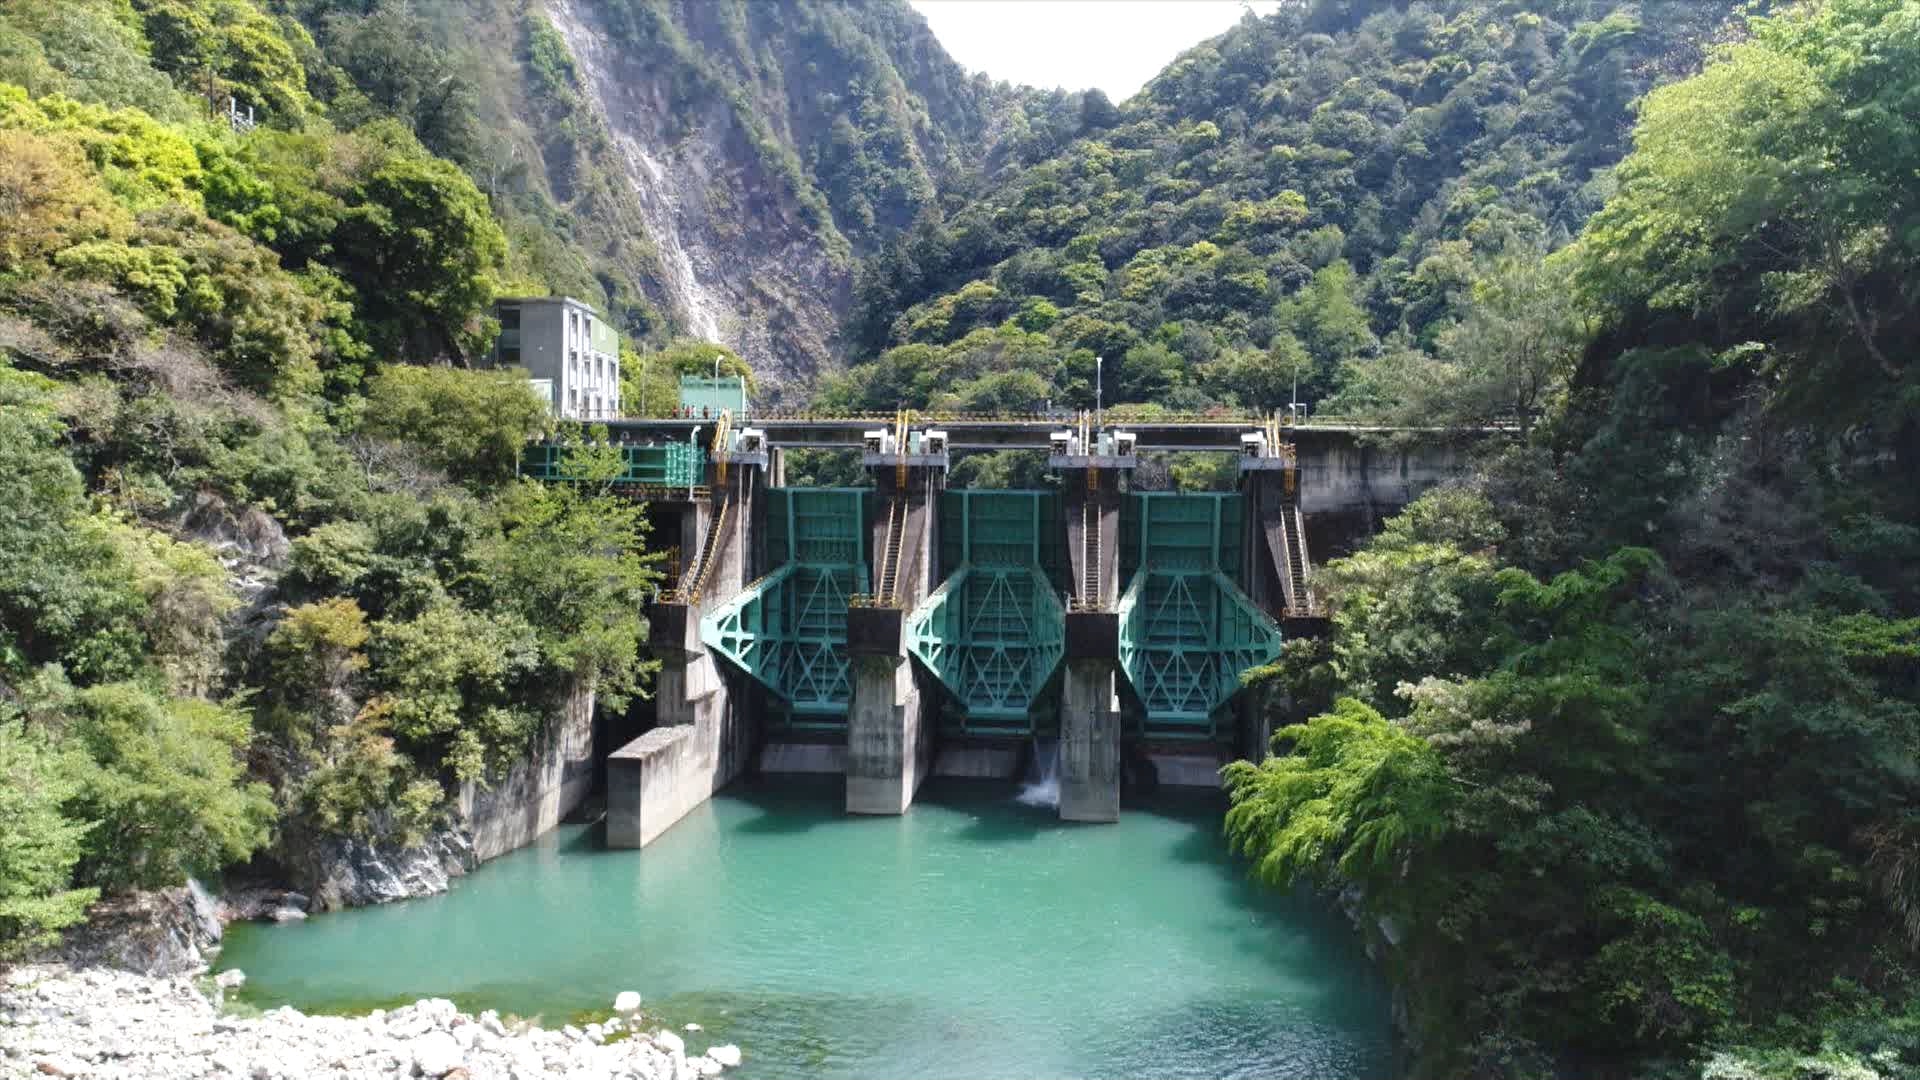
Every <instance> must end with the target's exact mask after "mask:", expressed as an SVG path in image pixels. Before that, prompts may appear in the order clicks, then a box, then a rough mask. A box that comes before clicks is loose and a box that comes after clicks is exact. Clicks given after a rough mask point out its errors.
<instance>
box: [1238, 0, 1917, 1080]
mask: <svg viewBox="0 0 1920 1080" xmlns="http://www.w3.org/2000/svg"><path fill="white" fill-rule="evenodd" d="M1734 39H1735V43H1733V44H1730V45H1728V46H1726V47H1724V48H1720V49H1717V50H1714V51H1713V52H1712V53H1711V54H1710V56H1709V58H1708V63H1707V66H1706V67H1705V69H1704V70H1703V71H1702V72H1701V73H1700V74H1698V75H1696V76H1694V77H1691V78H1688V79H1685V80H1683V81H1679V82H1675V83H1673V84H1671V85H1668V86H1665V87H1662V88H1660V89H1658V90H1655V91H1654V92H1653V93H1651V94H1650V95H1648V96H1647V98H1646V100H1645V102H1644V103H1643V104H1642V106H1641V107H1640V108H1639V110H1638V116H1637V124H1636V127H1635V128H1634V131H1633V137H1632V152H1631V153H1630V154H1629V155H1628V156H1627V157H1626V158H1625V160H1624V161H1623V162H1622V163H1621V165H1620V166H1619V167H1618V169H1617V170H1616V171H1615V173H1614V176H1613V179H1612V181H1611V182H1610V184H1609V185H1608V187H1609V194H1608V196H1607V198H1606V200H1605V203H1604V205H1603V206H1602V207H1601V209H1600V210H1599V211H1598V212H1597V213H1596V214H1595V215H1594V216H1593V217H1592V218H1591V219H1589V221H1588V222H1587V224H1586V226H1585V227H1584V228H1583V229H1582V230H1581V231H1580V233H1579V234H1578V236H1577V238H1576V239H1575V241H1574V242H1573V243H1572V244H1571V245H1569V246H1568V247H1566V248H1564V249H1563V250H1561V251H1560V252H1559V253H1557V254H1555V255H1552V256H1549V257H1546V258H1544V259H1542V258H1540V257H1539V256H1535V257H1533V258H1532V259H1530V260H1520V259H1516V260H1514V261H1513V262H1512V263H1510V264H1508V265H1505V266H1502V267H1500V268H1498V271H1497V273H1498V276H1497V277H1496V278H1494V279H1493V280H1492V281H1491V282H1490V283H1489V282H1483V283H1482V284H1481V286H1480V287H1478V288H1476V290H1475V293H1474V297H1473V302H1472V304H1471V306H1470V307H1469V309H1468V310H1467V311H1466V313H1465V317H1464V318H1463V320H1462V321H1461V323H1460V325H1459V327H1458V328H1457V329H1455V330H1452V331H1449V332H1448V333H1447V335H1446V336H1445V340H1444V341H1443V343H1442V348H1441V349H1440V352H1439V354H1438V355H1437V356H1434V357H1428V358H1418V359H1414V358H1407V357H1404V356H1403V357H1390V356H1383V357H1381V358H1379V359H1378V360H1376V361H1372V362H1370V364H1369V365H1368V366H1367V367H1366V368H1364V369H1363V370H1364V371H1365V373H1366V375H1367V377H1368V378H1369V379H1370V380H1371V389H1372V391H1373V392H1375V393H1376V394H1378V396H1377V397H1376V398H1375V399H1374V406H1375V407H1377V408H1381V409H1383V410H1388V411H1394V410H1409V411H1413V412H1423V413H1425V414H1426V415H1429V416H1431V415H1433V414H1434V413H1439V414H1441V415H1442V416H1448V417H1459V418H1465V417H1471V416H1473V415H1476V411H1477V410H1481V409H1483V408H1485V407H1486V406H1487V405H1489V404H1495V403H1499V404H1504V405H1506V406H1508V407H1512V406H1513V405H1515V404H1517V403H1522V402H1526V403H1530V404H1531V405H1532V406H1533V408H1532V410H1531V411H1530V412H1529V413H1528V414H1527V415H1528V418H1529V419H1530V420H1532V421H1533V423H1532V424H1531V426H1530V427H1528V428H1527V430H1525V431H1524V432H1523V433H1519V434H1517V436H1516V437H1515V438H1514V439H1512V440H1511V441H1501V442H1498V443H1495V444H1491V445H1488V446H1485V447H1483V448H1482V451H1481V454H1480V457H1479V459H1478V461H1477V462H1476V465H1475V468H1474V469H1473V470H1472V473H1471V475H1470V476H1468V477H1466V478H1464V481H1463V482H1462V483H1461V484H1460V485H1458V486H1454V487H1449V488H1446V489H1443V490H1441V491H1439V492H1436V493H1434V494H1432V495H1429V496H1428V497H1426V498H1425V499H1422V500H1421V501H1419V502H1417V503H1415V504H1414V505H1413V506H1412V507H1410V508H1409V509H1408V511H1407V512H1406V513H1405V514H1403V515H1401V516H1400V517H1399V518H1397V519H1395V520H1394V521H1392V522H1390V523H1389V524H1388V525H1387V527H1386V528H1385V530H1384V531H1383V532H1382V533H1381V534H1380V535H1379V536H1378V537H1376V538H1375V539H1374V540H1373V541H1372V542H1370V543H1369V544H1368V545H1366V547H1365V548H1364V549H1363V550H1362V551H1360V552H1358V553H1356V554H1355V555H1354V556H1352V557H1351V558H1347V559H1342V560H1337V561H1335V562H1333V563H1332V564H1331V565H1329V566H1328V567H1327V568H1326V569H1325V571H1324V572H1323V573H1322V574H1321V575H1319V576H1318V578H1317V580H1316V587H1317V588H1319V589H1321V590H1323V592H1324V593H1325V595H1326V596H1327V598H1328V601H1329V603H1330V605H1331V607H1332V610H1333V612H1334V615H1333V619H1332V625H1331V627H1330V633H1329V634H1328V636H1327V637H1326V638H1325V639H1299V640H1295V641H1293V642H1290V643H1289V644H1288V647H1287V651H1286V654H1285V656H1284V657H1283V659H1282V661H1281V663H1280V664H1279V665H1277V666H1276V667H1275V668H1273V669H1272V670H1269V671H1265V672H1261V673H1259V674H1258V675H1256V676H1255V681H1256V682H1258V683H1261V684H1263V685H1266V686H1268V687H1270V688H1271V689H1273V690H1274V692H1275V693H1274V696H1273V698H1272V699H1271V701H1272V704H1273V707H1274V709H1275V719H1276V722H1277V726H1278V725H1285V724H1291V725H1292V726H1284V727H1281V729H1280V732H1279V735H1278V737H1277V741H1276V744H1275V745H1276V750H1277V754H1276V756H1275V757H1274V758H1272V759H1270V760H1268V761H1267V762H1265V763H1263V764H1261V765H1259V766H1254V765H1249V764H1237V765H1233V766H1229V769H1228V781H1229V786H1230V788H1231V794H1232V798H1233V802H1234V806H1233V809H1232V810H1231V811H1230V812H1229V815H1228V831H1229V833H1230V835H1232V836H1233V838H1234V839H1235V841H1236V843H1238V844H1239V845H1240V846H1241V847H1242V849H1243V850H1245V851H1247V852H1248V853H1249V854H1251V855H1252V856H1254V857H1255V858H1256V859H1257V860H1258V861H1257V864H1256V866H1257V871H1258V873H1260V874H1261V875H1262V876H1263V877H1265V878H1267V879H1268V880H1270V881H1272V882H1274V883H1276V884H1280V885H1290V884H1293V883H1296V882H1300V881H1312V882H1316V883H1319V884H1321V885H1325V886H1328V887H1333V888H1340V889H1347V890H1351V892H1350V893H1349V895H1350V896H1353V897H1356V898H1358V899H1359V903H1360V904H1361V905H1362V906H1363V907H1364V909H1365V910H1366V911H1367V912H1368V913H1369V915H1370V916H1371V918H1370V919H1369V920H1368V922H1369V923H1370V924H1371V925H1374V926H1378V927H1383V928H1388V929H1389V930H1390V931H1391V933H1390V934H1385V933H1383V935H1382V939H1381V940H1382V942H1383V944H1384V941H1385V939H1386V938H1387V937H1391V938H1392V939H1393V940H1394V941H1395V942H1396V943H1397V944H1396V945H1393V946H1385V947H1386V955H1387V956H1388V957H1389V964H1390V966H1391V968H1392V970H1394V971H1395V973H1396V975H1397V977H1398V979H1399V980H1400V983H1401V985H1402V986H1403V987H1405V989H1406V993H1407V994H1408V997H1409V1000H1410V1003H1411V1009H1410V1016H1411V1017H1412V1019H1413V1024H1414V1028H1415V1030H1416V1031H1417V1032H1418V1033H1419V1037H1420V1040H1421V1044H1422V1046H1423V1048H1424V1050H1425V1053H1424V1055H1423V1059H1422V1062H1421V1064H1422V1066H1423V1069H1424V1071H1425V1072H1427V1073H1429V1074H1431V1075H1435V1076H1505V1077H1547V1076H1583V1077H1585V1076H1595V1077H1602V1076H1605V1077H1611V1076H1618V1077H1649V1076H1653V1077H1658V1076H1701V1077H1713V1078H1716V1080H1720V1078H1735V1077H1738V1078H1753V1080H1790V1078H1791V1080H1798V1078H1806V1077H1857V1078H1861V1080H1867V1078H1881V1077H1886V1078H1892V1077H1911V1076H1914V1075H1916V1074H1920V1047H1917V1044H1916V1042H1915V1035H1914V1033H1915V1031H1916V1026H1915V1025H1916V1017H1917V1016H1920V1007H1917V1006H1916V996H1915V989H1916V985H1915V982H1914V973H1915V971H1916V958H1917V957H1920V893H1917V892H1916V883H1917V882H1920V878H1916V876H1915V874H1914V867H1915V866H1916V865H1920V754H1917V751H1920V575H1916V573H1915V569H1914V568H1915V566H1916V565H1920V564H1917V563H1916V558H1920V485H1916V484H1915V482H1914V478H1915V476H1916V475H1920V473H1917V472H1916V470H1920V363H1916V361H1915V357H1914V352H1913V349H1912V347H1911V342H1912V340H1913V338H1914V335H1915V334H1916V333H1920V288H1916V285H1915V283H1916V281H1920V201H1917V199H1916V195H1917V193H1920V188H1916V186H1915V178H1916V177H1920V137H1916V136H1920V111H1916V110H1915V108H1914V105H1915V103H1916V101H1920V5H1916V4H1914V3H1912V2H1911V0H1826V2H1823V3H1815V4H1807V5H1796V6H1795V7H1793V8H1790V9H1787V10H1785V11H1783V12H1782V13H1780V14H1779V15H1777V16H1776V17H1772V18H1763V19H1759V20H1755V21H1753V22H1751V23H1749V24H1745V25H1743V26H1742V28H1741V31H1740V33H1738V34H1736V35H1734ZM1529 388H1531V389H1529ZM1521 391H1524V392H1521ZM1481 415H1484V413H1481Z"/></svg>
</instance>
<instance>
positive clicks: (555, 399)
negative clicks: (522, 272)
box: [493, 296, 620, 420]
mask: <svg viewBox="0 0 1920 1080" xmlns="http://www.w3.org/2000/svg"><path fill="white" fill-rule="evenodd" d="M494 314H495V315H496V316H498V317H499V319H500V338H499V340H498V341H496V342H494V346H493V362H494V365H495V366H496V367H501V368H506V369H508V370H515V371H519V372H520V373H521V374H522V375H524V376H525V377H526V379H527V381H528V384H529V385H530V386H532V387H533V389H534V392H535V393H538V394H540V395H541V396H542V397H544V398H546V399H547V401H548V403H549V404H550V405H552V407H553V411H554V415H556V416H559V417H561V418H562V419H565V420H611V419H615V418H617V417H618V416H620V335H619V334H618V333H616V332H615V331H614V329H613V327H611V326H609V325H607V321H606V320H605V319H603V318H601V317H600V313H599V312H597V311H595V310H593V308H591V307H589V306H587V305H586V304H583V303H581V302H580V301H578V300H575V299H573V298H572V297H568V296H529V297H515V298H511V299H505V300H498V301H495V303H494Z"/></svg>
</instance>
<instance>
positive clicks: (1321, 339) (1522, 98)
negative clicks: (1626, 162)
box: [825, 0, 1731, 410]
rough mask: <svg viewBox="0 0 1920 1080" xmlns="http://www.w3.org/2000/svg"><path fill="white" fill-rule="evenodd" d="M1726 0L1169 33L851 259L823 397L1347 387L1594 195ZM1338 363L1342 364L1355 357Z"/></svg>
mask: <svg viewBox="0 0 1920 1080" xmlns="http://www.w3.org/2000/svg"><path fill="white" fill-rule="evenodd" d="M1730 7H1731V5H1730V4H1728V3H1724V2H1712V0H1709V2H1701V0H1648V2H1634V3H1629V2H1625V0H1581V2H1564V3H1554V2H1549V3H1535V4H1524V5H1516V4H1512V3H1496V2H1493V0H1435V2H1423V3H1412V4H1408V3H1384V2H1380V3H1334V2H1326V0H1321V2H1316V3H1312V4H1297V5H1288V6H1286V7H1285V8H1283V9H1282V10H1281V11H1280V12H1279V13H1278V14H1276V15H1274V16H1271V17H1268V18H1254V17H1252V16H1248V17H1247V18H1246V19H1244V20H1243V21H1242V22H1241V24H1240V25H1239V26H1238V27H1236V28H1235V29H1234V30H1232V31H1230V32H1228V33H1226V34H1224V35H1222V36H1221V37H1219V38H1217V39H1215V40H1214V41H1211V42H1208V43H1206V44H1204V45H1201V46H1199V47H1197V48H1195V49H1192V50H1190V51H1188V52H1187V53H1186V54H1184V55H1183V56H1181V57H1180V59H1179V60H1177V61H1176V62H1175V63H1174V64H1173V65H1172V66H1170V67H1169V68H1168V69H1167V70H1166V71H1164V72H1162V73H1161V74H1160V75H1159V76H1158V77H1157V78H1156V79H1154V81H1153V82H1152V83H1150V84H1149V85H1148V87H1147V88H1146V90H1145V91H1144V92H1143V93H1142V94H1140V95H1139V96H1138V97H1136V98H1134V99H1132V100H1130V101H1128V102H1127V103H1125V104H1124V105H1123V106H1122V107H1120V108H1118V109H1115V108H1112V107H1108V106H1106V105H1105V103H1104V102H1100V101H1094V102H1089V103H1088V105H1087V107H1086V108H1085V109H1083V110H1082V111H1081V113H1080V117H1079V124H1078V131H1077V137H1076V138H1075V139H1074V141H1073V142H1072V143H1071V144H1070V145H1068V146H1066V147H1065V148H1064V149H1063V150H1061V151H1060V152H1059V153H1057V154H1055V155H1052V156H1050V157H1048V158H1047V159H1045V160H1044V161H1041V162H1039V163H1037V164H1034V165H1032V166H1031V167H1029V168H1024V169H1021V170H1019V171H1018V172H1017V173H1016V174H1011V175H1010V176H1009V177H1008V178H1005V179H1004V182H1000V183H996V184H994V185H993V186H992V187H991V188H989V189H986V190H985V191H983V192H980V193H979V195H978V197H974V198H954V199H949V200H947V201H946V202H945V204H944V211H945V212H944V213H941V214H934V215H929V216H928V217H927V218H926V219H924V220H923V221H922V222H921V223H920V225H919V226H918V227H916V228H915V229H914V230H913V231H912V232H911V233H910V235H909V236H907V237H906V238H905V239H904V240H903V242H902V243H900V244H899V245H897V246H895V247H893V248H890V249H889V250H888V251H887V252H886V253H885V254H884V255H883V256H882V257H881V258H879V259H877V260H875V262H874V264H873V265H872V266H871V267H869V270H868V273H867V274H866V276H865V277H864V278H863V283H862V286H861V289H860V296H859V300H858V303H857V305H856V310H855V314H854V318H853V322H852V324H851V326H850V331H851V336H852V339H853V342H854V345H855V348H856V351H857V352H858V353H859V354H860V355H862V356H864V357H866V358H868V359H869V360H870V362H868V363H865V364H862V365H860V366H859V367H857V368H855V369H854V370H853V371H852V372H851V373H850V375H849V376H848V377H846V378H845V379H843V380H840V381H838V382H837V383H835V384H833V385H832V386H830V387H829V388H828V390H827V392H826V395H825V396H826V399H827V400H828V401H829V402H831V403H834V404H838V405H847V406H867V407H875V408H893V407H896V406H898V405H901V404H907V405H929V404H931V405H936V406H942V407H948V408H963V409H991V408H1005V407H1027V406H1029V405H1031V404H1035V403H1038V402H1040V401H1042V400H1045V399H1051V400H1052V401H1054V402H1056V403H1072V404H1075V405H1080V406H1091V405H1092V403H1093V393H1092V377H1093V371H1094V358H1095V356H1103V357H1105V359H1106V362H1107V363H1106V373H1107V379H1108V384H1107V386H1106V400H1107V401H1108V402H1109V403H1113V402H1154V403H1157V404H1161V405H1164V406H1165V407H1167V408H1170V409H1174V410H1197V409H1201V408H1205V407H1208V406H1211V405H1214V404H1217V403H1238V404H1240V405H1244V406H1248V407H1255V408H1261V409H1268V408H1273V407H1276V406H1280V405H1283V404H1285V403H1286V402H1287V401H1288V400H1290V396H1291V394H1292V393H1293V384H1294V380H1295V377H1296V376H1297V378H1298V382H1299V392H1300V396H1301V399H1302V400H1304V401H1307V402H1311V403H1315V404H1322V403H1326V402H1328V401H1329V400H1330V399H1333V398H1335V397H1336V395H1337V394H1338V393H1339V392H1340V391H1342V390H1347V391H1348V392H1349V396H1352V395H1353V394H1355V393H1359V394H1360V396H1362V397H1364V396H1365V394H1364V391H1365V385H1366V382H1367V380H1366V378H1365V370H1364V365H1365V363H1366V361H1368V360H1370V359H1372V358H1374V357H1377V356H1380V355H1383V354H1388V353H1399V352H1406V351H1409V350H1424V351H1429V352H1431V351H1436V350H1439V349H1441V348H1443V347H1444V343H1445V339H1446V336H1447V331H1448V328H1449V327H1451V326H1452V325H1453V324H1454V323H1456V322H1457V321H1459V320H1460V318H1461V317H1462V316H1463V314H1464V313H1465V312H1466V310H1467V308H1468V305H1469V301H1470V299H1471V293H1472V291H1473V288H1474V285H1475V282H1476V281H1477V280H1479V279H1481V278H1484V277H1487V276H1489V274H1490V273H1491V272H1492V271H1493V270H1494V269H1495V268H1496V267H1497V265H1498V264H1499V263H1500V262H1501V260H1502V259H1503V258H1507V257H1520V258H1524V257H1527V256H1530V255H1533V254H1537V253H1538V252H1540V251H1543V250H1547V249H1550V248H1554V247H1558V246H1560V245H1562V244H1564V243H1565V242H1566V241H1567V240H1568V239H1569V238H1570V237H1571V236H1572V235H1573V234H1575V233H1577V232H1578V231H1579V229H1580V228H1581V226H1582V224H1583V223H1584V222H1585V221H1586V219H1587V217H1588V216H1589V215H1590V214H1592V213H1593V212H1594V211H1595V210H1596V209H1598V208H1599V207H1600V205H1601V204H1602V203H1603V202H1604V200H1605V198H1606V197H1607V194H1608V193H1609V192H1610V191H1611V190H1612V181H1611V178H1610V174H1609V172H1608V169H1609V167H1610V166H1611V165H1612V164H1613V163H1614V162H1616V161H1617V160H1618V159H1619V157H1620V155H1621V153H1622V152H1623V150H1624V148H1625V138H1626V133H1627V129H1628V125H1629V124H1630V122H1631V119H1632V113H1631V109H1630V106H1631V104H1632V103H1633V102H1634V101H1635V100H1636V99H1637V98H1638V97H1639V96H1640V95H1641V94H1643V93H1644V92H1645V91H1646V90H1647V88H1648V87H1650V86H1652V85H1654V84H1655V83H1656V82H1657V81H1659V80H1660V79H1662V78H1664V77H1671V76H1674V75H1676V74H1679V73H1682V72H1685V71H1686V70H1689V69H1690V68H1691V67H1693V66H1694V65H1695V64H1696V63H1697V60H1698V57H1699V55H1700V49H1701V45H1702V43H1703V41H1705V40H1706V39H1708V38H1709V37H1710V36H1711V35H1712V34H1713V33H1714V32H1715V30H1716V28H1717V27H1718V26H1719V25H1720V23H1721V22H1722V20H1724V18H1725V17H1726V14H1727V12H1728V11H1729V9H1730ZM1356 365H1359V366H1358V367H1356Z"/></svg>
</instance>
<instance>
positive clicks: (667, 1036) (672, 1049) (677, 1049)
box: [653, 1031, 687, 1054]
mask: <svg viewBox="0 0 1920 1080" xmlns="http://www.w3.org/2000/svg"><path fill="white" fill-rule="evenodd" d="M653 1045H655V1046H657V1047H659V1048H660V1049H662V1050H665V1051H666V1052H667V1053H669V1054H684V1053H686V1052H687V1040H685V1039H682V1038H681V1037H680V1036H678V1035H675V1034H674V1033H673V1032H671V1031H656V1032H654V1033H653Z"/></svg>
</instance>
